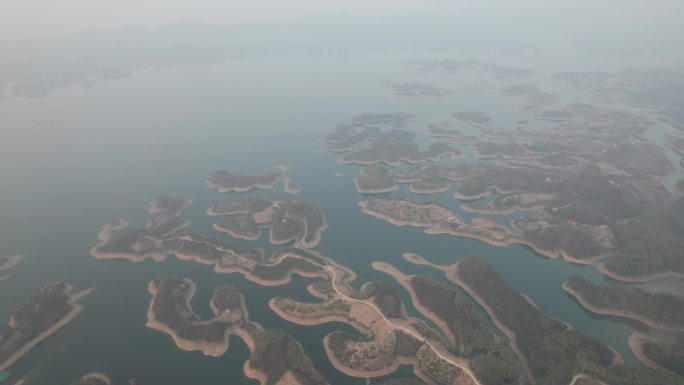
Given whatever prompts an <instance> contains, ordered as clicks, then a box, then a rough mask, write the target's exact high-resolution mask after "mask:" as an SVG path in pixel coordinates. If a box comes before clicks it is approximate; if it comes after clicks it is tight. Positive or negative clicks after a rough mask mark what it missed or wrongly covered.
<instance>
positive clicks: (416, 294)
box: [373, 262, 519, 385]
mask: <svg viewBox="0 0 684 385" xmlns="http://www.w3.org/2000/svg"><path fill="white" fill-rule="evenodd" d="M373 267H374V268H375V269H376V270H379V271H383V272H385V273H387V274H389V275H391V276H392V277H393V278H394V279H395V280H397V282H399V283H400V284H401V285H402V286H404V288H405V289H407V290H408V291H409V293H410V294H411V298H412V301H413V304H414V305H415V306H416V308H417V309H418V311H420V312H421V313H422V314H423V315H424V316H426V317H427V318H429V319H431V320H432V321H434V322H436V323H437V324H438V326H439V328H440V329H441V330H442V334H444V335H445V336H446V341H447V343H446V346H447V349H448V350H449V351H450V352H451V353H453V354H455V355H458V356H459V357H462V358H465V359H468V360H469V361H470V365H471V367H472V369H473V372H474V374H475V376H476V377H477V379H478V380H479V381H480V382H481V383H482V384H483V385H504V384H518V383H519V374H518V363H517V362H516V360H515V358H514V357H513V355H512V354H510V353H509V352H508V351H506V350H505V349H504V348H503V346H501V345H500V344H499V343H498V341H497V340H496V338H495V336H494V334H493V333H492V330H491V329H490V328H489V326H488V325H487V324H486V322H485V319H484V318H483V317H482V316H481V315H480V314H479V313H478V312H477V310H476V309H475V308H474V307H473V305H471V304H470V302H468V300H467V299H466V297H465V296H464V295H463V294H461V292H460V291H459V290H458V289H456V288H453V287H449V286H447V285H445V284H443V283H441V282H439V281H437V280H436V279H435V278H433V277H431V276H418V275H412V276H406V275H404V274H402V273H401V272H399V271H398V270H397V269H396V268H394V267H392V266H391V265H389V264H386V263H381V262H375V263H374V264H373Z"/></svg>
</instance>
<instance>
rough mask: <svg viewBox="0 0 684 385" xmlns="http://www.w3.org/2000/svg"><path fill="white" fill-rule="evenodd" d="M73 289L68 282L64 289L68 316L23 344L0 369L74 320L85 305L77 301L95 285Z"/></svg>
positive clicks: (9, 364)
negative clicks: (76, 291)
mask: <svg viewBox="0 0 684 385" xmlns="http://www.w3.org/2000/svg"><path fill="white" fill-rule="evenodd" d="M73 289H74V287H73V286H72V285H70V284H67V286H66V288H65V290H64V293H65V294H67V295H68V296H69V300H68V301H67V303H68V304H69V305H70V306H71V311H70V312H69V313H68V314H67V315H66V316H64V318H62V319H61V320H59V321H58V322H56V323H55V324H54V325H52V326H51V327H49V328H48V329H47V330H45V331H43V332H42V333H40V334H39V335H37V336H36V337H35V338H34V339H33V340H31V341H29V342H28V343H26V344H25V345H24V346H22V348H21V349H19V350H18V351H17V352H15V353H14V354H13V355H11V356H10V357H9V358H8V359H7V360H5V362H3V363H0V371H3V370H5V369H7V368H9V367H10V366H12V364H14V363H15V362H16V361H18V360H19V359H20V358H21V357H23V356H24V355H25V354H26V353H28V352H29V351H31V349H33V348H34V347H36V345H38V344H39V343H41V342H42V341H43V340H44V339H46V338H48V337H49V336H51V335H52V334H54V333H55V332H57V331H58V330H59V329H61V328H62V327H64V326H66V325H67V324H68V323H69V322H71V321H73V319H74V318H76V316H77V315H78V314H79V313H80V312H81V311H82V310H83V305H77V302H78V301H80V300H81V299H82V298H84V297H85V296H87V295H88V294H90V293H92V292H93V290H95V288H94V287H91V288H90V289H85V290H83V291H81V292H78V293H75V294H71V292H72V291H73ZM12 324H14V321H13V318H12V319H10V327H14V326H12Z"/></svg>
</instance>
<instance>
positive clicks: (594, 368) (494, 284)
mask: <svg viewBox="0 0 684 385" xmlns="http://www.w3.org/2000/svg"><path fill="white" fill-rule="evenodd" d="M404 257H405V258H406V259H407V260H408V261H409V262H412V263H417V264H422V265H430V266H434V267H436V268H438V269H440V270H442V271H444V273H445V275H446V277H447V278H448V279H449V280H451V281H452V282H454V283H455V284H457V285H459V286H460V287H461V288H463V289H464V290H465V291H466V292H467V293H468V294H469V295H470V296H471V297H472V298H473V299H474V300H475V301H476V302H477V303H478V304H479V305H480V306H482V307H483V308H484V309H485V311H486V312H487V314H488V315H489V317H490V318H491V319H492V321H493V323H494V324H495V325H496V326H497V327H498V328H499V329H500V330H501V331H502V332H503V333H504V334H506V336H507V337H508V338H509V339H510V340H511V344H512V347H513V351H514V352H515V354H516V355H517V356H518V358H519V359H520V361H521V362H522V363H523V364H524V365H525V367H526V368H527V372H528V373H529V375H530V376H531V378H532V381H534V383H536V384H545V385H546V384H548V385H550V384H569V383H571V382H573V381H576V380H577V379H579V378H580V377H587V378H588V379H587V381H589V380H592V381H594V382H599V383H601V382H603V383H606V384H633V385H636V384H639V385H649V384H684V379H683V378H682V377H678V376H675V375H672V374H671V373H668V372H666V371H662V370H653V369H650V368H646V367H642V366H639V365H633V364H623V363H622V359H621V357H620V356H619V355H618V354H617V353H616V352H615V351H614V350H613V349H611V348H609V347H607V346H605V345H603V344H601V343H600V342H598V341H596V340H594V339H593V338H591V337H589V336H587V335H585V334H582V333H580V332H578V331H576V330H574V329H572V328H570V327H568V325H567V324H565V323H564V322H561V321H559V320H556V319H554V318H551V317H549V316H547V315H546V314H544V313H543V312H542V311H541V310H540V309H539V308H538V307H537V306H536V305H534V303H532V302H531V300H530V299H529V298H527V297H526V296H524V295H522V294H521V293H519V292H517V291H516V290H515V289H513V288H512V287H510V286H509V285H508V284H507V283H506V282H505V281H504V280H503V279H502V278H501V277H500V276H499V275H498V274H497V273H496V272H495V271H494V270H493V269H492V267H491V266H490V265H489V263H488V262H487V260H486V259H485V258H482V257H465V258H464V259H462V260H461V261H460V262H458V263H456V264H454V265H451V266H435V265H432V264H431V263H430V262H428V261H426V260H425V259H423V258H421V257H420V256H417V255H415V254H410V253H407V254H405V255H404ZM549 357H554V359H553V360H549V359H548V358H549Z"/></svg>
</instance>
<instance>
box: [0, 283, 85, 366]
mask: <svg viewBox="0 0 684 385" xmlns="http://www.w3.org/2000/svg"><path fill="white" fill-rule="evenodd" d="M73 290H74V287H73V286H72V285H70V284H68V283H65V282H55V283H52V284H50V285H47V286H45V287H44V288H42V289H41V290H40V292H38V294H36V295H34V296H33V297H31V298H30V299H29V300H28V301H27V302H26V303H25V304H24V305H23V306H22V307H21V308H19V309H18V310H17V311H15V312H14V313H13V314H12V317H11V318H10V320H9V327H8V328H7V329H6V330H5V331H4V332H3V333H2V336H0V372H1V371H3V370H5V369H7V368H9V367H10V366H11V365H12V364H13V363H15V362H16V361H18V360H19V359H20V358H21V357H23V356H24V355H26V354H27V353H28V352H29V351H31V349H33V348H34V347H36V345H38V344H39V343H40V342H41V341H43V340H45V339H46V338H48V337H49V336H50V335H52V334H53V333H55V332H56V331H57V330H59V329H61V328H62V327H64V326H65V325H67V324H68V323H69V322H71V321H72V320H73V319H74V318H76V316H77V315H78V314H79V313H80V312H81V310H82V309H83V306H81V305H79V304H78V302H79V301H80V300H81V299H83V297H85V296H87V295H88V294H90V292H92V291H93V289H92V288H91V289H87V290H84V291H81V292H78V293H74V292H73Z"/></svg>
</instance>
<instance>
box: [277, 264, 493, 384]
mask: <svg viewBox="0 0 684 385" xmlns="http://www.w3.org/2000/svg"><path fill="white" fill-rule="evenodd" d="M326 272H327V273H328V277H327V279H326V280H325V281H318V282H316V283H314V284H311V285H309V287H308V289H309V292H310V293H311V294H313V295H314V296H316V297H318V298H320V299H321V300H322V302H313V303H312V302H303V301H301V300H299V299H296V298H291V297H276V298H273V299H272V300H271V301H270V302H269V305H270V307H271V309H272V310H273V311H275V312H276V313H277V314H278V315H280V316H281V317H283V318H284V319H286V320H289V321H291V322H294V323H297V324H301V325H318V324H322V323H328V322H344V323H347V324H349V325H351V326H352V327H354V329H356V330H357V331H358V332H359V333H361V336H358V335H353V334H349V333H346V332H333V333H331V334H328V335H327V336H326V337H325V338H324V340H323V344H324V347H325V350H326V354H327V355H328V358H330V360H331V361H332V363H333V365H334V366H335V367H336V368H337V369H338V370H340V371H342V372H344V373H346V374H348V375H350V376H355V377H378V376H383V375H386V374H389V373H391V372H394V371H395V370H396V369H397V368H398V367H399V365H401V364H408V365H412V366H413V367H414V372H415V373H416V375H417V376H418V377H419V378H420V379H421V380H423V381H425V382H426V383H428V384H432V385H435V384H437V385H447V384H454V383H463V384H482V383H481V382H479V381H478V379H477V378H476V377H475V375H474V373H473V369H472V368H471V366H470V363H469V361H468V360H465V359H462V358H459V357H458V356H456V355H454V354H452V353H450V352H449V351H448V350H447V349H446V347H445V346H444V344H443V342H442V339H441V338H440V337H439V335H438V334H437V333H436V332H434V331H433V330H432V329H431V328H430V327H429V326H427V325H426V324H425V323H424V322H422V321H420V320H418V319H415V318H411V317H408V316H406V313H405V310H404V306H403V304H402V302H401V297H400V296H399V295H398V294H397V293H396V291H395V290H394V288H393V287H392V286H390V285H387V284H386V283H366V284H364V285H363V286H362V287H361V289H360V291H359V292H356V291H354V290H352V289H351V287H350V285H349V283H350V282H351V281H352V280H353V278H354V276H353V273H352V272H351V271H349V270H348V269H345V268H343V267H342V266H340V265H336V264H330V265H328V266H327V268H326Z"/></svg>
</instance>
